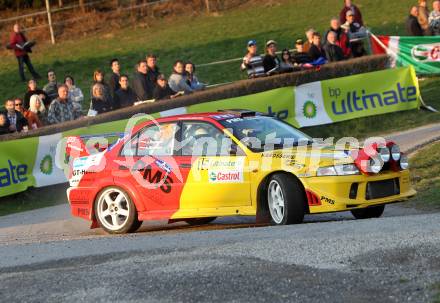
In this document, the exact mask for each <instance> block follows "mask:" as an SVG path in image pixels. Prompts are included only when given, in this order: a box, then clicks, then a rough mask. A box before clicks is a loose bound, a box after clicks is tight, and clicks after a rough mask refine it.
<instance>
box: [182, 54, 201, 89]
mask: <svg viewBox="0 0 440 303" xmlns="http://www.w3.org/2000/svg"><path fill="white" fill-rule="evenodd" d="M195 71H196V66H195V65H194V63H192V62H190V61H188V62H186V63H185V72H186V76H187V80H186V83H188V85H189V86H190V87H191V88H192V89H193V90H195V91H197V90H203V89H205V84H203V83H200V81H199V79H198V78H197V76H196V75H195Z"/></svg>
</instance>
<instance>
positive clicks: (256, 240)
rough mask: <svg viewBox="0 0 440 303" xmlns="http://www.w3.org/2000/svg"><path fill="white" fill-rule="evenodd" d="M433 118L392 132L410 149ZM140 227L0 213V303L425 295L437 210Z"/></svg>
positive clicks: (63, 213) (439, 232)
mask: <svg viewBox="0 0 440 303" xmlns="http://www.w3.org/2000/svg"><path fill="white" fill-rule="evenodd" d="M438 127H439V125H433V126H429V127H422V128H418V129H415V130H413V131H412V132H404V133H399V134H393V135H390V136H389V138H391V139H394V140H395V141H396V142H397V143H399V144H400V145H401V146H403V148H402V149H403V150H407V151H408V150H413V149H414V147H416V146H417V145H418V144H422V143H426V142H427V141H432V140H434V139H435V138H436V137H438V135H439V133H438V131H437V128H438ZM305 221H306V223H305V224H301V225H291V226H282V227H272V226H267V225H258V224H256V223H255V219H254V218H247V217H241V218H222V219H218V220H216V221H214V222H213V223H212V224H209V225H207V226H200V227H189V226H187V225H185V224H184V223H176V224H172V225H166V224H165V223H164V222H154V223H144V225H143V226H142V227H141V229H140V231H139V232H138V233H136V234H130V235H123V236H109V235H106V234H105V233H104V232H103V231H102V230H101V229H94V230H90V229H89V228H88V227H89V223H88V222H86V221H84V220H81V219H77V218H72V217H71V216H70V214H69V208H68V206H67V205H60V206H56V207H51V208H46V209H39V210H34V211H30V212H25V213H20V214H15V215H10V216H6V217H2V218H1V219H0V300H1V302H61V301H62V302H81V301H84V302H369V303H370V302H430V301H432V300H433V295H434V293H435V290H434V289H433V285H434V284H435V283H440V213H433V214H431V213H423V212H420V211H417V210H414V209H410V208H406V207H402V206H401V205H399V204H396V205H388V206H387V208H386V210H385V213H384V216H383V217H382V218H379V219H369V220H354V219H353V218H352V216H351V215H350V213H337V214H327V215H311V216H307V217H306V220H305Z"/></svg>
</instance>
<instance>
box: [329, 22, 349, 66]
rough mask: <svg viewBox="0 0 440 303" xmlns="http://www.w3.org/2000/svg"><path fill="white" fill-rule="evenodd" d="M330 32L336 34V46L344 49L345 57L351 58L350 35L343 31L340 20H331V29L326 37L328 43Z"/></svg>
mask: <svg viewBox="0 0 440 303" xmlns="http://www.w3.org/2000/svg"><path fill="white" fill-rule="evenodd" d="M330 32H334V33H336V42H335V44H336V45H338V46H339V47H340V48H341V49H342V52H343V53H344V57H345V58H349V57H350V56H351V48H350V41H349V39H348V35H347V34H346V33H345V31H344V30H343V29H342V27H341V22H339V19H338V18H332V19H331V20H330V29H329V30H328V31H327V33H326V34H325V36H324V39H325V41H326V42H327V41H328V34H329V33H330Z"/></svg>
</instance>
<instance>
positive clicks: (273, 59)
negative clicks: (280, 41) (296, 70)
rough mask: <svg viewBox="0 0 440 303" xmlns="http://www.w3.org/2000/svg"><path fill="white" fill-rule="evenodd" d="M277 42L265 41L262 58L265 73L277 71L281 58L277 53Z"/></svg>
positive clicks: (270, 73) (269, 73)
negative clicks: (264, 50)
mask: <svg viewBox="0 0 440 303" xmlns="http://www.w3.org/2000/svg"><path fill="white" fill-rule="evenodd" d="M276 52H277V43H276V42H275V41H274V40H269V41H267V42H266V56H264V59H263V67H264V72H265V73H266V75H268V76H269V75H272V74H276V73H278V72H279V68H280V63H281V60H280V58H278V56H277V54H276Z"/></svg>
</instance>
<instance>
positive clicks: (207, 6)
mask: <svg viewBox="0 0 440 303" xmlns="http://www.w3.org/2000/svg"><path fill="white" fill-rule="evenodd" d="M205 5H206V12H207V13H208V14H209V13H210V12H211V10H210V8H209V0H205Z"/></svg>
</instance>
